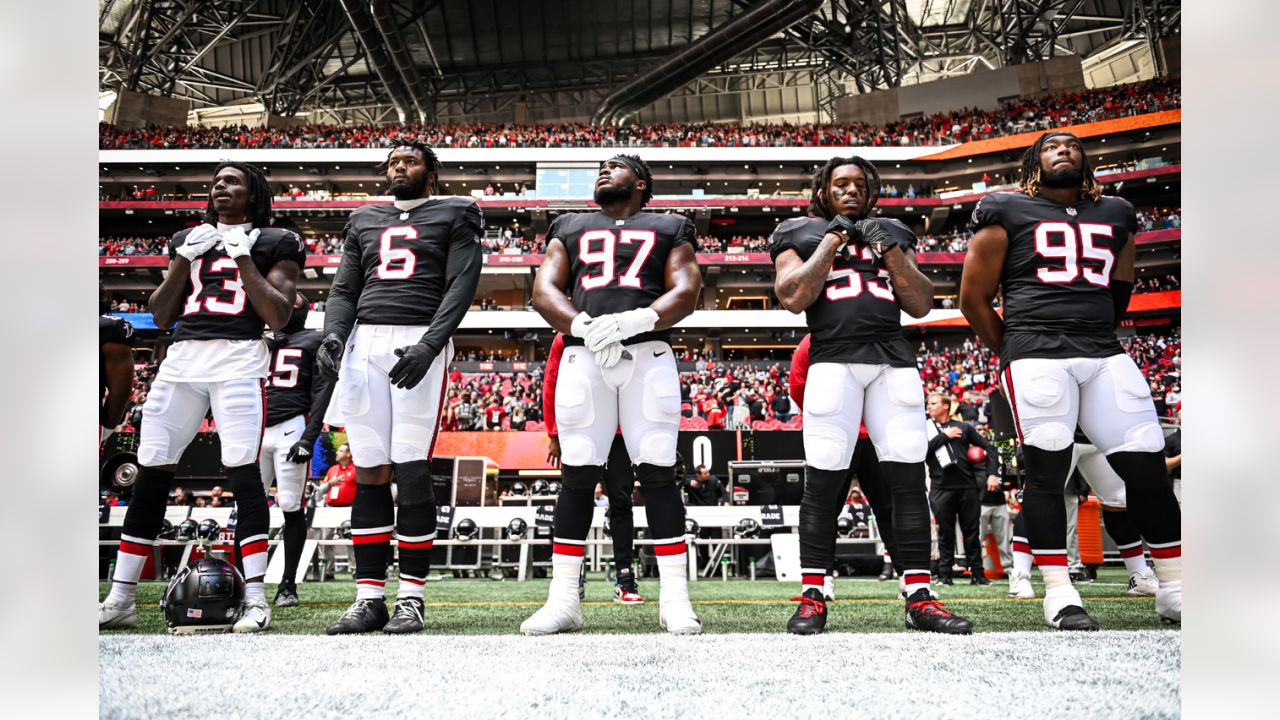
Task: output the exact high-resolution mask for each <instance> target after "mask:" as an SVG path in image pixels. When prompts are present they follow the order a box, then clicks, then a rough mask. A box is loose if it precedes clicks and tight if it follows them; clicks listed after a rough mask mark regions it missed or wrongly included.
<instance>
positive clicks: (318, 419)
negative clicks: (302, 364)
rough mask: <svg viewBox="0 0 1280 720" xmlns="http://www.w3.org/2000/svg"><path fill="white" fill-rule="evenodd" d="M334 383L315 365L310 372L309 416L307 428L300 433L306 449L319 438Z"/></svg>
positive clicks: (317, 364)
mask: <svg viewBox="0 0 1280 720" xmlns="http://www.w3.org/2000/svg"><path fill="white" fill-rule="evenodd" d="M333 386H334V381H333V379H332V378H330V377H329V376H328V374H327V373H325V372H324V371H322V370H321V369H320V364H319V363H316V366H315V369H313V370H312V371H311V414H310V415H309V416H308V417H307V427H306V429H304V430H303V431H302V437H301V438H300V439H301V440H302V441H304V442H306V443H307V447H311V446H312V445H315V444H316V438H319V437H320V428H321V427H323V426H324V413H325V410H327V409H328V408H329V398H331V397H332V396H333Z"/></svg>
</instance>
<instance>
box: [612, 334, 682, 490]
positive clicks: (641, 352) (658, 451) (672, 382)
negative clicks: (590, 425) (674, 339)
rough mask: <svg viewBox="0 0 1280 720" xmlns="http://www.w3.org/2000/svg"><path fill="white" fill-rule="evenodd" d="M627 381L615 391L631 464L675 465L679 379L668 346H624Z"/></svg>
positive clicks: (659, 344)
mask: <svg viewBox="0 0 1280 720" xmlns="http://www.w3.org/2000/svg"><path fill="white" fill-rule="evenodd" d="M628 349H629V350H630V351H631V355H632V357H633V358H634V359H632V360H623V361H622V362H630V363H634V364H635V367H634V368H633V370H632V374H631V378H630V379H629V380H628V381H627V382H626V383H625V384H624V385H623V386H622V387H621V388H619V390H618V420H619V422H620V424H621V426H622V436H623V439H624V441H625V442H626V444H627V453H628V454H629V455H630V456H631V462H632V464H634V465H640V464H642V463H648V464H650V465H661V466H663V467H666V466H670V465H674V464H675V462H676V438H677V437H678V436H679V434H680V376H679V373H677V372H676V361H675V358H674V357H673V355H674V353H672V352H671V347H670V346H669V345H667V344H666V343H664V342H661V341H653V342H645V343H638V344H636V345H630V346H628Z"/></svg>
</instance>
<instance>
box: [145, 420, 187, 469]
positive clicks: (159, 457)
mask: <svg viewBox="0 0 1280 720" xmlns="http://www.w3.org/2000/svg"><path fill="white" fill-rule="evenodd" d="M155 430H156V432H154V433H152V432H148V433H146V434H144V435H143V436H142V439H140V440H139V441H138V464H139V465H141V466H142V467H163V466H165V465H177V464H178V453H176V452H170V451H169V435H168V433H166V432H164V430H162V429H160V428H155Z"/></svg>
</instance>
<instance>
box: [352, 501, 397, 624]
mask: <svg viewBox="0 0 1280 720" xmlns="http://www.w3.org/2000/svg"><path fill="white" fill-rule="evenodd" d="M394 529H395V506H394V504H393V503H392V500H391V486H390V485H371V484H367V483H357V484H356V496H355V499H354V500H353V501H352V503H351V550H352V554H353V555H354V556H355V562H356V571H355V577H356V599H357V600H361V599H365V598H373V599H381V598H383V597H385V596H386V584H387V565H388V564H389V563H390V562H391V533H392V531H393V530H394Z"/></svg>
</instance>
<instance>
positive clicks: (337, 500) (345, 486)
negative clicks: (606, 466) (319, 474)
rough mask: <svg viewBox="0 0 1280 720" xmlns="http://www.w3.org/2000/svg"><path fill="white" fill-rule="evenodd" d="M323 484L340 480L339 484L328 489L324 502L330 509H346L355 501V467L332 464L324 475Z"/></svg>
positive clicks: (353, 464) (350, 464)
mask: <svg viewBox="0 0 1280 720" xmlns="http://www.w3.org/2000/svg"><path fill="white" fill-rule="evenodd" d="M324 480H325V482H334V481H335V480H340V482H339V484H337V485H333V486H331V487H330V488H329V494H328V497H326V498H325V502H326V503H328V504H329V505H330V506H331V507H347V506H349V505H351V503H353V502H355V500H356V465H355V463H348V464H347V465H346V467H343V466H342V465H338V464H334V465H333V466H331V467H330V468H329V472H327V473H325V475H324Z"/></svg>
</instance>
